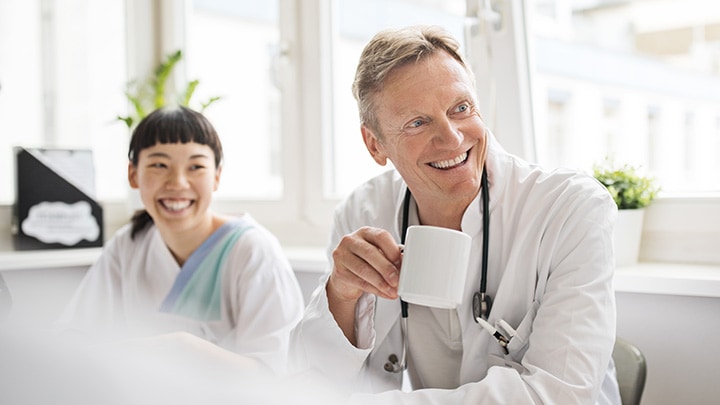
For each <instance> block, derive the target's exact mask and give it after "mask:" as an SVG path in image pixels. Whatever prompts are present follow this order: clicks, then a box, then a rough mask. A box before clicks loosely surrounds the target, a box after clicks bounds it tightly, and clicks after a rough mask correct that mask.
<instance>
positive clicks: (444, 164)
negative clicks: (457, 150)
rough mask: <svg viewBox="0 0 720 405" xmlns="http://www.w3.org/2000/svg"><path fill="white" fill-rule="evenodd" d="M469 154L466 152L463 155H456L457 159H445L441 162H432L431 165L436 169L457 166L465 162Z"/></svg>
mask: <svg viewBox="0 0 720 405" xmlns="http://www.w3.org/2000/svg"><path fill="white" fill-rule="evenodd" d="M467 156H468V154H467V152H465V153H463V154H462V155H460V156H458V157H456V158H455V159H451V160H443V161H440V162H432V163H430V166H432V167H434V168H436V169H449V168H451V167H453V166H456V165H458V164H460V163H462V162H464V161H465V159H467Z"/></svg>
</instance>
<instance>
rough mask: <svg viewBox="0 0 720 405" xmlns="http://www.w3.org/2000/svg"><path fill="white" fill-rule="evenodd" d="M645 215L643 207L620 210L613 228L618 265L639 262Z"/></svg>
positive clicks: (616, 264) (616, 262)
mask: <svg viewBox="0 0 720 405" xmlns="http://www.w3.org/2000/svg"><path fill="white" fill-rule="evenodd" d="M644 217H645V210H644V209H642V208H641V209H632V210H630V209H628V210H618V217H617V221H616V222H615V229H614V230H613V245H614V248H615V266H616V267H622V266H632V265H634V264H637V262H638V255H639V253H640V238H641V237H642V228H643V219H644Z"/></svg>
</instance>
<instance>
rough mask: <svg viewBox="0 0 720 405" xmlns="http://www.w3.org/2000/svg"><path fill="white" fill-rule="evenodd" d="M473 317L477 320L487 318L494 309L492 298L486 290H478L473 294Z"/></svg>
mask: <svg viewBox="0 0 720 405" xmlns="http://www.w3.org/2000/svg"><path fill="white" fill-rule="evenodd" d="M472 308H473V319H474V320H475V322H477V320H478V318H480V319H487V318H488V315H489V314H490V309H492V299H491V298H490V296H489V295H487V294H485V293H484V292H480V291H476V292H475V294H473V302H472Z"/></svg>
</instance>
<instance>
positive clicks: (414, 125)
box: [408, 119, 425, 128]
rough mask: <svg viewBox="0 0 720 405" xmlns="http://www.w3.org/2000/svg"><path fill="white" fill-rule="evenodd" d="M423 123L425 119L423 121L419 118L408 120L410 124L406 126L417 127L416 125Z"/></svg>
mask: <svg viewBox="0 0 720 405" xmlns="http://www.w3.org/2000/svg"><path fill="white" fill-rule="evenodd" d="M424 123H425V121H423V120H421V119H416V120H413V121H410V125H408V126H409V127H410V128H417V127H419V126H421V125H422V124H424Z"/></svg>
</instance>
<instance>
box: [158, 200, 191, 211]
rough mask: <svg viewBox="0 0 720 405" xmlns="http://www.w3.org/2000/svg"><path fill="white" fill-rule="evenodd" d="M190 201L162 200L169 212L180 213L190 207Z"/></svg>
mask: <svg viewBox="0 0 720 405" xmlns="http://www.w3.org/2000/svg"><path fill="white" fill-rule="evenodd" d="M190 204H191V201H190V200H162V205H163V206H164V207H165V208H167V209H168V210H169V211H180V210H184V209H185V208H187V207H189V206H190Z"/></svg>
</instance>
